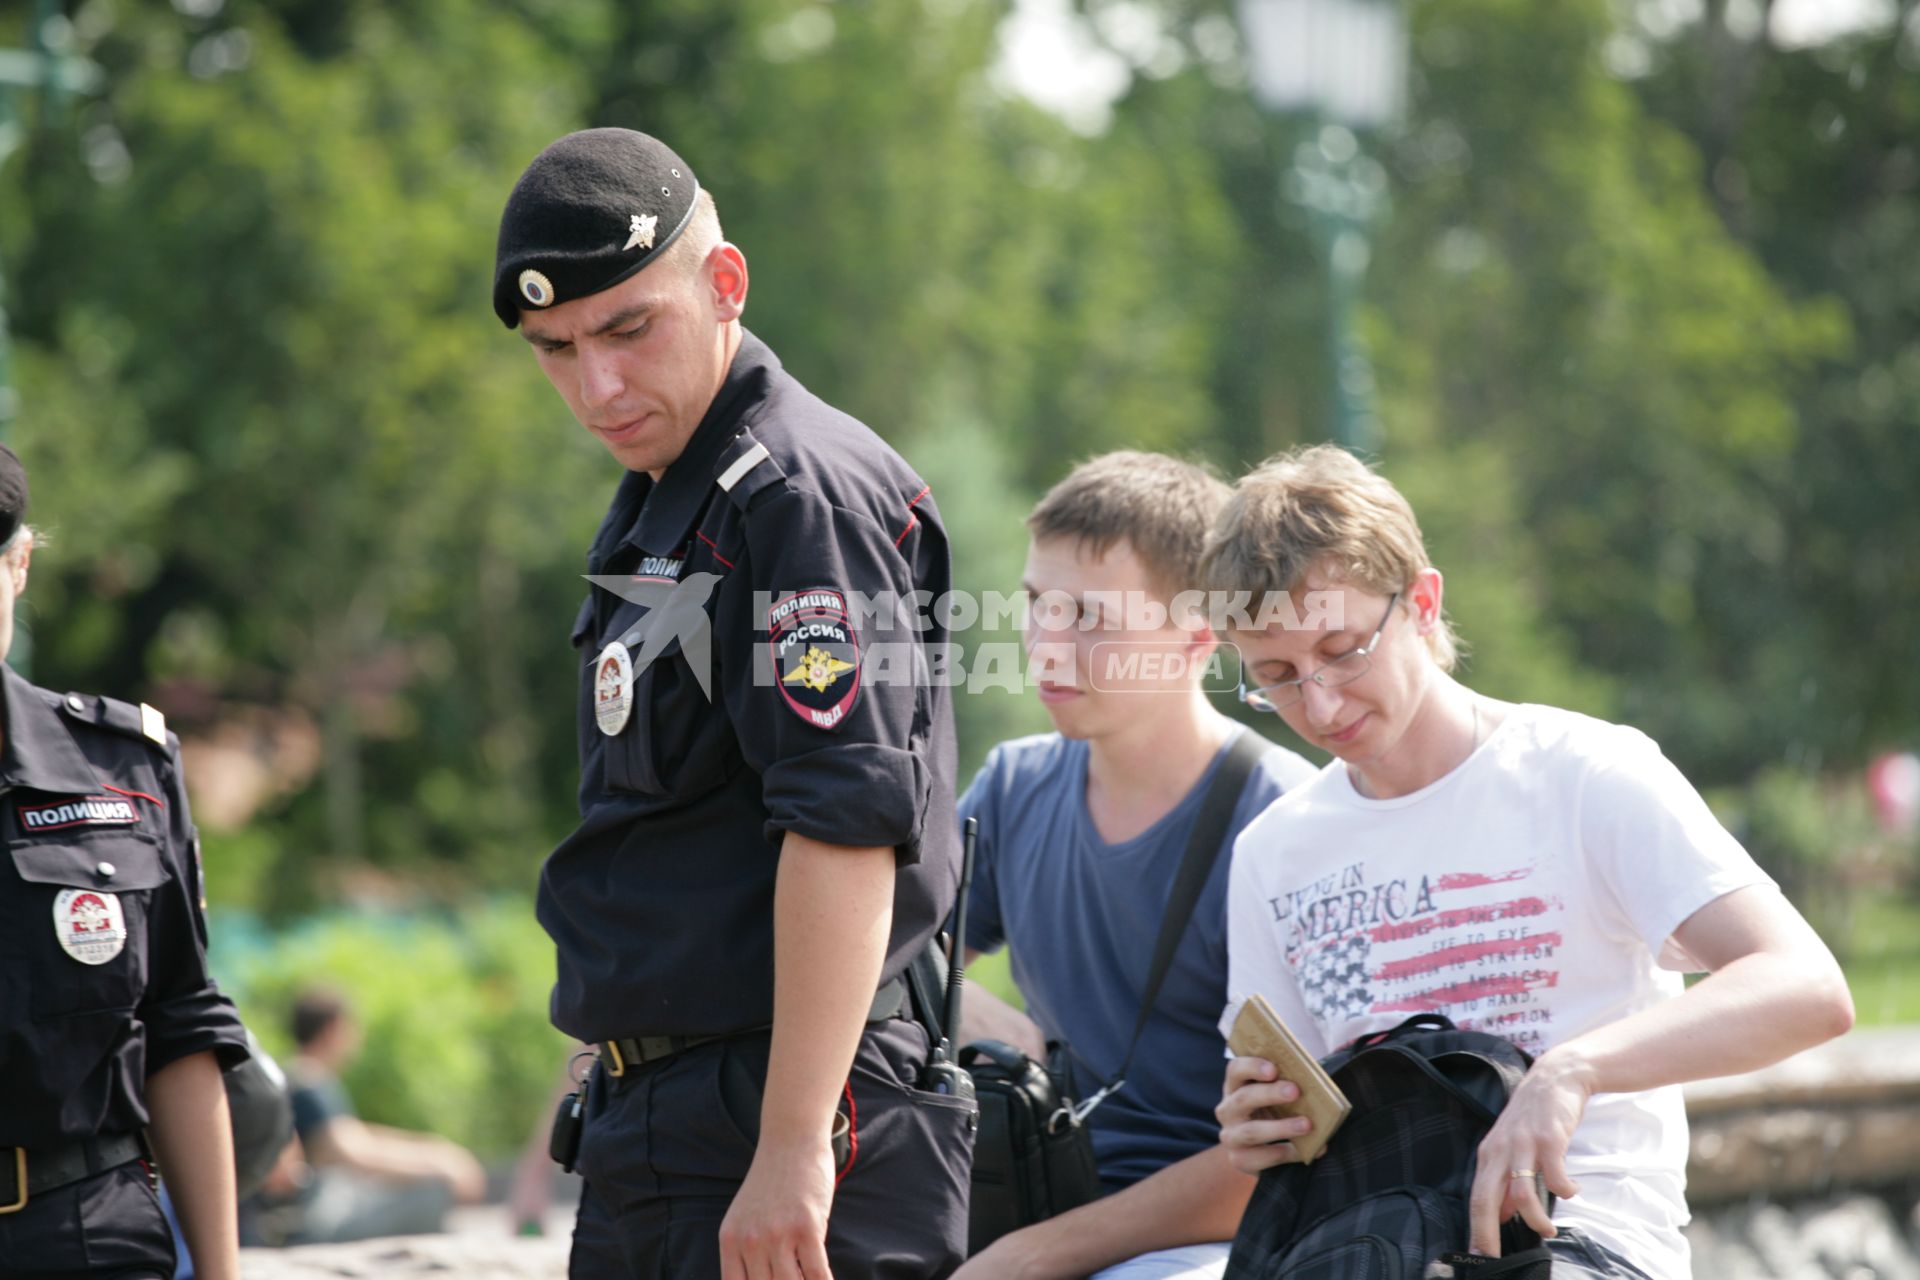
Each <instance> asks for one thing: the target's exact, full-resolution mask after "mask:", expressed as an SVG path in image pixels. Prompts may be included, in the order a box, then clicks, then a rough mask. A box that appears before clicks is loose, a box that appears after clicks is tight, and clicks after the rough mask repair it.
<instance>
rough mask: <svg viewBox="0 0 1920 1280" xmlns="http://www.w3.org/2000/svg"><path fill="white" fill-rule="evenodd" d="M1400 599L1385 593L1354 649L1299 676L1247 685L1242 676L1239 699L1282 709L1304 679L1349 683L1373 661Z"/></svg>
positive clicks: (1330, 685) (1301, 690)
mask: <svg viewBox="0 0 1920 1280" xmlns="http://www.w3.org/2000/svg"><path fill="white" fill-rule="evenodd" d="M1399 602H1400V593H1399V592H1398V591H1396V592H1394V593H1393V594H1392V595H1391V596H1388V597H1387V611H1386V612H1385V613H1383V614H1381V615H1380V625H1379V626H1377V627H1375V628H1374V629H1373V635H1372V636H1370V637H1368V639H1367V642H1366V643H1365V644H1363V645H1361V646H1360V647H1359V648H1358V649H1355V650H1352V651H1351V652H1349V653H1343V654H1341V655H1340V656H1339V657H1337V658H1335V659H1334V660H1333V661H1331V662H1327V663H1323V664H1322V665H1321V667H1320V669H1319V670H1318V671H1316V672H1314V673H1313V674H1312V675H1310V676H1299V677H1297V678H1295V679H1292V680H1282V681H1281V682H1280V683H1279V684H1266V685H1261V686H1259V687H1258V688H1254V689H1249V688H1247V682H1246V680H1245V678H1244V677H1243V678H1242V679H1241V681H1240V701H1242V702H1244V703H1246V704H1247V705H1248V706H1250V707H1252V708H1253V709H1254V710H1255V711H1284V710H1286V709H1287V708H1288V707H1291V706H1293V705H1294V704H1295V703H1297V702H1299V701H1300V699H1302V698H1304V697H1306V696H1307V691H1306V687H1305V686H1306V683H1307V681H1309V680H1311V681H1313V682H1314V683H1315V684H1317V685H1319V686H1320V687H1321V688H1322V689H1337V688H1339V687H1340V686H1341V685H1343V684H1352V683H1353V682H1354V681H1355V680H1358V679H1359V678H1360V677H1361V676H1363V675H1365V674H1367V670H1368V668H1369V667H1371V666H1372V665H1373V664H1372V662H1371V661H1370V659H1371V658H1372V656H1373V651H1374V650H1375V649H1377V648H1379V647H1380V633H1381V632H1383V631H1385V630H1386V629H1387V623H1388V622H1390V621H1391V620H1392V619H1393V606H1394V605H1396V604H1398V603H1399Z"/></svg>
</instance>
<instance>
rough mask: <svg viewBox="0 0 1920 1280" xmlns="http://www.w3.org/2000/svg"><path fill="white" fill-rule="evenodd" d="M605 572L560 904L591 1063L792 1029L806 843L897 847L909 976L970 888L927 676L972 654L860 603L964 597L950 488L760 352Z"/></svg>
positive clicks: (947, 741) (569, 991)
mask: <svg viewBox="0 0 1920 1280" xmlns="http://www.w3.org/2000/svg"><path fill="white" fill-rule="evenodd" d="M588 569H589V574H590V575H593V576H595V577H596V578H597V579H598V581H597V582H596V583H595V585H594V586H593V587H592V588H591V590H590V594H589V597H588V599H587V600H586V602H585V603H584V604H583V605H582V606H581V609H580V613H579V616H578V618H577V620H576V623H575V626H574V630H573V643H574V646H575V649H576V651H577V654H576V656H577V660H578V663H579V668H580V694H579V697H580V729H579V735H580V742H579V746H580V761H581V787H580V813H581V823H580V826H579V828H578V829H577V830H576V831H575V832H574V833H573V834H572V835H571V836H570V837H568V838H567V839H566V840H565V841H563V842H562V843H561V845H560V846H559V847H558V848H557V849H556V850H555V851H554V853H553V855H552V856H551V857H550V858H549V859H548V862H547V864H546V867H545V870H544V872H543V874H542V876H541V883H540V894H539V903H538V912H539V917H540V921H541V923H542V924H543V925H545V926H546V929H547V931H548V932H549V933H550V934H551V935H552V936H553V938H554V941H555V943H556V946H557V949H558V953H559V974H558V982H557V983H556V985H555V988H554V995H553V1020H554V1023H555V1025H557V1026H558V1027H560V1029H561V1030H563V1031H565V1032H567V1033H568V1034H569V1035H573V1036H577V1037H579V1038H580V1039H583V1040H588V1041H592V1040H605V1039H611V1038H615V1037H622V1036H640V1035H715V1034H722V1033H727V1032H733V1031H740V1030H745V1029H748V1028H753V1027H760V1026H765V1025H767V1024H768V1023H769V1022H770V1021H771V1020H772V1015H773V891H774V877H775V874H776V871H777V869H778V864H779V851H780V843H781V840H782V839H783V838H784V835H785V833H787V832H789V831H791V832H795V833H797V834H800V835H803V836H808V837H811V838H813V839H816V840H820V841H824V842H827V843H830V844H838V845H847V846H855V847H874V846H890V847H892V848H894V849H895V850H896V856H897V867H898V871H897V877H896V882H895V892H894V910H893V921H892V933H891V937H890V938H889V942H888V950H887V958H886V963H885V966H884V970H883V974H882V977H883V980H884V979H890V978H892V977H895V976H897V975H899V974H900V973H901V972H902V971H903V970H904V969H905V967H906V964H907V961H908V960H909V958H910V957H911V956H912V955H913V954H914V952H915V951H917V950H918V949H919V948H921V947H923V946H924V945H925V943H926V941H927V940H928V939H929V938H930V937H931V936H932V934H933V932H934V931H935V929H937V928H938V925H939V922H940V921H942V920H944V919H945V917H946V915H947V913H948V911H949V909H950V908H951V906H952V901H953V896H954V891H955V888H956V886H957V882H958V879H959V849H958V844H959V841H958V837H957V834H956V832H955V825H954V820H953V782H952V780H953V771H954V745H953V724H952V703H951V697H950V691H949V690H948V689H947V688H944V687H940V686H939V685H938V683H937V682H936V681H935V680H934V679H932V678H930V674H929V667H928V664H929V654H930V653H931V652H932V650H931V646H935V645H940V644H943V643H944V642H945V641H946V638H947V636H946V632H945V630H944V628H942V627H941V626H939V625H938V622H937V620H933V619H931V618H930V617H929V619H927V620H926V621H924V622H923V623H921V624H920V625H922V626H923V628H924V629H921V630H915V629H913V627H912V626H909V625H904V623H903V622H902V621H901V620H899V619H895V618H882V619H881V620H879V621H875V620H874V619H873V618H871V617H869V616H866V612H867V611H865V610H863V609H861V608H860V607H859V604H860V601H861V600H862V599H863V598H878V599H882V600H886V599H891V600H894V601H900V602H906V601H909V600H911V599H913V598H914V597H913V595H912V593H914V592H916V591H918V592H922V593H925V594H923V595H921V596H920V597H918V598H919V599H920V600H921V601H922V602H925V601H929V600H935V599H938V598H939V597H941V596H943V595H944V594H945V593H946V592H947V590H948V586H949V567H948V560H947V542H946V535H945V532H944V530H943V528H942V526H941V523H940V519H939V515H938V512H937V510H936V509H935V506H934V503H933V500H932V497H931V495H930V493H929V492H928V488H927V485H926V484H925V483H924V482H922V481H921V480H920V479H919V477H918V476H916V475H915V474H914V473H913V471H912V470H911V469H910V468H909V467H908V466H907V464H906V463H905V461H904V460H902V459H901V458H900V456H899V455H898V454H896V453H895V452H894V451H893V450H892V449H891V448H890V447H888V446H887V445H886V443H885V442H883V441H882V440H881V439H880V438H879V437H878V436H876V435H875V434H874V433H873V432H872V431H870V430H869V429H868V428H866V427H865V426H863V425H861V424H860V423H858V422H856V421H854V420H853V419H852V418H850V417H848V416H847V415H845V414H843V413H841V412H839V411H838V410H836V409H834V408H832V407H831V406H829V405H827V404H825V403H824V402H822V401H821V400H819V399H818V398H816V397H815V396H813V395H812V394H810V393H809V392H808V391H807V390H806V389H805V388H803V387H802V386H801V385H800V384H799V383H798V382H796V381H795V380H794V379H793V378H792V377H791V376H789V375H788V374H787V373H786V372H785V371H784V370H783V369H782V368H781V366H780V363H779V361H778V360H777V359H776V358H775V356H774V354H773V353H772V352H771V351H770V350H768V348H767V347H766V346H765V345H764V344H762V343H761V342H760V341H759V340H757V339H756V338H754V337H753V336H752V335H751V334H748V333H745V332H744V331H743V333H742V339H741V345H740V349H739V352H738V354H737V356H736V357H735V359H734V361H733V364H732V366H731V367H730V369H729V371H728V374H727V377H726V380H725V382H724V384H723V386H722V387H721V390H720V392H719V393H718V395H716V397H715V398H714V401H713V404H712V405H711V406H710V407H709V409H708V411H707V413H706V415H705V417H704V418H703V420H702V421H701V423H700V425H699V427H698V428H697V429H696V430H695V432H694V434H693V436H692V437H691V438H690V439H689V441H688V443H687V446H686V448H685V450H684V451H683V452H682V454H681V456H680V457H679V458H678V459H677V460H675V462H674V463H673V465H672V466H671V467H669V468H668V469H667V470H666V471H665V472H664V473H663V475H662V477H661V479H660V481H659V483H658V484H655V483H654V482H653V481H652V480H651V478H650V477H648V476H647V475H646V474H645V473H642V472H629V473H628V474H627V475H626V476H625V478H624V479H623V480H622V482H621V484H620V487H619V490H618V492H617V493H616V495H615V497H614V500H613V504H612V506H611V508H610V509H609V511H608V513H607V516H606V519H605V520H604V521H603V522H602V524H601V527H600V531H599V533H598V535H597V536H596V537H595V539H594V544H593V548H592V551H591V553H590V554H589V557H588ZM603 583H604V584H607V585H602V584H603ZM609 586H611V587H613V588H617V590H615V589H609ZM856 593H858V594H856ZM923 612H924V613H925V614H927V615H932V614H934V613H935V610H933V609H932V608H931V607H927V608H925V609H924V610H923ZM850 615H851V616H850ZM613 642H620V644H621V646H622V648H623V649H624V650H625V652H626V654H627V658H628V662H629V668H630V670H629V672H628V674H630V677H631V684H630V690H629V691H627V697H628V699H629V701H628V703H627V707H628V711H627V714H626V715H625V719H624V722H622V721H621V715H620V712H621V709H622V706H621V699H622V694H623V689H622V681H621V679H620V677H621V675H622V672H621V670H620V667H619V662H620V655H619V654H618V653H617V652H613V651H611V650H610V648H609V646H610V645H611V644H612V643H613ZM703 654H710V656H711V664H710V667H709V668H708V669H706V670H705V672H704V674H706V676H707V677H708V681H709V685H708V688H709V689H710V690H711V694H710V695H709V693H708V692H707V691H706V690H703V689H702V687H701V682H700V675H701V674H702V671H701V670H700V668H701V666H702V664H701V661H700V659H701V657H702V655H703ZM610 658H611V659H612V664H611V665H609V659H610ZM603 723H604V724H605V725H606V726H608V727H613V726H615V725H617V726H618V731H617V732H614V733H612V734H611V735H609V734H608V733H606V732H603V731H602V726H603Z"/></svg>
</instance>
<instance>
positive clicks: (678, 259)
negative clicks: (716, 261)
mask: <svg viewBox="0 0 1920 1280" xmlns="http://www.w3.org/2000/svg"><path fill="white" fill-rule="evenodd" d="M725 239H726V233H725V232H724V231H723V230H721V227H720V211H719V209H717V208H716V207H715V206H714V203H713V195H712V194H711V193H710V192H709V191H708V190H707V189H706V188H705V187H702V188H700V190H698V191H696V192H695V193H694V196H693V211H692V212H691V213H689V214H688V215H687V226H686V229H685V230H684V231H682V232H681V233H680V238H679V239H678V240H675V241H674V242H673V243H672V244H670V245H668V246H667V251H666V253H665V254H663V255H662V256H661V262H662V263H663V264H664V265H665V266H666V267H667V269H668V270H670V271H673V272H676V273H684V274H687V275H691V274H693V272H694V271H696V270H697V269H698V268H699V266H700V264H701V263H703V262H705V261H706V260H707V255H708V254H710V253H712V252H713V251H714V249H715V248H717V247H718V246H719V245H720V244H721V242H722V241H724V240H725Z"/></svg>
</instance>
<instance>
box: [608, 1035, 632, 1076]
mask: <svg viewBox="0 0 1920 1280" xmlns="http://www.w3.org/2000/svg"><path fill="white" fill-rule="evenodd" d="M602 1043H603V1044H605V1045H606V1047H607V1049H608V1051H609V1052H611V1053H612V1055H613V1064H612V1065H611V1066H607V1074H608V1075H610V1076H612V1077H613V1078H614V1079H615V1080H618V1079H619V1078H620V1077H621V1076H624V1075H625V1074H627V1060H626V1058H625V1057H623V1056H622V1055H621V1053H620V1042H619V1041H618V1040H606V1041H603V1042H602ZM602 1065H606V1064H604V1063H603V1064H602Z"/></svg>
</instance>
